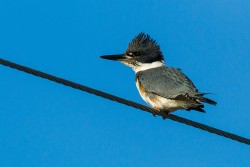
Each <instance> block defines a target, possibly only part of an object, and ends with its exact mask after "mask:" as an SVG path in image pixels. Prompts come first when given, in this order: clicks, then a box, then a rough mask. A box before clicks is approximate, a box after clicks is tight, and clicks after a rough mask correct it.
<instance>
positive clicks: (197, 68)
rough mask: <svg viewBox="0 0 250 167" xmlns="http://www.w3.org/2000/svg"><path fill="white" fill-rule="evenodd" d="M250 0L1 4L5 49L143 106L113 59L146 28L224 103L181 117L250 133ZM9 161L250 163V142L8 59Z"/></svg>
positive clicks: (5, 118)
mask: <svg viewBox="0 0 250 167" xmlns="http://www.w3.org/2000/svg"><path fill="white" fill-rule="evenodd" d="M249 6H250V1H247V0H202V1H200V0H176V1H172V0H171V1H170V0H169V1H154V0H143V1H132V0H129V1H111V0H110V1H101V0H99V1H98V0H93V1H84V0H73V1H70V0H42V1H33V0H22V1H18V0H9V1H0V57H1V58H5V59H8V60H11V61H14V62H17V63H20V64H23V65H27V66H30V67H33V68H36V69H39V70H42V71H45V72H48V73H51V74H54V75H57V76H60V77H63V78H66V79H69V80H72V81H76V82H79V83H82V84H85V85H88V86H90V87H94V88H97V89H101V90H103V91H106V92H109V93H111V94H114V95H118V96H121V97H124V98H126V99H130V100H133V101H136V102H140V103H143V104H145V103H144V101H143V100H142V99H141V97H140V96H139V94H138V92H137V90H136V87H135V83H134V77H135V75H134V72H133V71H132V70H131V69H129V68H128V67H125V66H124V65H122V64H120V63H116V62H111V61H105V60H103V59H100V58H99V56H100V55H103V54H113V53H122V52H124V51H125V49H126V48H127V45H128V42H129V41H130V40H131V39H132V38H133V37H134V36H135V35H137V34H138V33H139V32H145V33H148V34H150V35H151V36H152V37H153V38H154V39H156V40H157V41H158V43H159V44H160V46H161V49H162V51H163V53H164V56H165V59H166V63H167V65H169V66H173V67H178V68H181V69H182V70H183V72H184V73H185V74H187V75H188V76H189V77H190V78H191V79H192V80H193V81H194V83H195V84H196V86H197V87H198V88H199V90H200V91H202V92H211V93H213V94H212V95H209V97H210V98H212V99H215V100H216V101H217V102H218V106H216V107H212V106H206V111H207V113H206V114H202V113H198V112H195V111H192V112H186V111H177V112H176V113H175V114H176V115H179V116H182V117H185V118H188V119H192V120H195V121H198V122H201V123H205V124H208V125H211V126H214V127H217V128H220V129H223V130H226V131H229V132H233V133H236V134H239V135H242V136H245V137H248V138H250V130H249V129H250V124H249V122H250V114H249V113H250V109H249V94H250V86H249V81H250V75H249V67H250V47H249V46H250V28H249V27H250V19H249V18H250V12H249ZM0 77H1V79H0V80H1V81H0V90H1V94H0V98H1V103H0V130H1V133H0V150H1V151H0V166H3V167H4V166H8V167H9V166H11V167H12V166H13V167H14V166H24V167H28V166H32V167H33V166H37V167H40V166H53V167H55V166H60V167H61V166H72V167H73V166H109V167H113V166H114V167H116V166H121V167H123V166H124V167H127V166H137V167H150V166H155V167H161V166H178V167H179V166H192V167H193V166H205V167H206V166H227V167H228V166H232V167H235V166H249V165H250V158H249V157H250V147H249V146H247V145H245V144H241V143H238V142H235V141H232V140H229V139H225V138H223V137H219V136H217V135H214V134H211V133H207V132H204V131H201V130H198V129H194V128H192V127H188V126H186V125H182V124H179V123H176V122H173V121H170V120H165V121H164V120H162V119H161V118H160V117H156V118H155V117H153V116H152V115H150V114H148V113H146V112H143V111H140V110H137V109H133V108H131V107H127V106H124V105H121V104H117V103H114V102H111V101H108V100H106V99H102V98H100V97H96V96H93V95H90V94H87V93H84V92H81V91H78V90H74V89H71V88H68V87H65V86H62V85H58V84H56V83H52V82H50V81H47V80H44V79H41V78H37V77H33V76H31V75H27V74H24V73H21V72H18V71H16V70H13V69H9V68H6V67H3V66H0Z"/></svg>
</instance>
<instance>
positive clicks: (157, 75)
mask: <svg viewBox="0 0 250 167" xmlns="http://www.w3.org/2000/svg"><path fill="white" fill-rule="evenodd" d="M137 78H138V81H139V82H140V84H141V86H143V87H144V88H145V90H146V91H147V92H150V93H154V94H157V95H159V96H162V97H165V98H173V99H176V98H178V99H179V98H180V99H182V98H185V97H184V95H188V96H196V95H197V94H198V90H197V89H196V87H195V86H194V84H193V82H192V81H191V80H190V79H189V78H188V77H187V76H186V75H185V74H183V73H182V72H181V71H180V70H179V69H176V68H172V67H166V66H163V67H158V68H153V69H150V70H145V71H142V72H139V73H138V74H137Z"/></svg>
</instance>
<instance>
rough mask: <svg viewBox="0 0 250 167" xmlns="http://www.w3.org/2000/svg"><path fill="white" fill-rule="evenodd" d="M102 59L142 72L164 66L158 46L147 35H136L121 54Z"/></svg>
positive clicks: (106, 56)
mask: <svg viewBox="0 0 250 167" xmlns="http://www.w3.org/2000/svg"><path fill="white" fill-rule="evenodd" d="M101 58H103V59H108V60H116V61H120V62H122V63H124V64H125V65H127V66H129V67H131V68H132V69H133V70H134V71H136V72H138V71H143V70H147V69H149V68H155V67H159V66H162V65H164V58H163V55H162V52H161V50H160V46H159V45H158V44H157V43H156V41H155V40H153V39H152V38H151V37H150V36H149V35H147V34H144V33H140V34H138V35H137V36H136V37H135V38H134V39H133V40H132V41H131V42H130V43H129V46H128V49H127V50H126V52H125V53H123V54H117V55H105V56H101Z"/></svg>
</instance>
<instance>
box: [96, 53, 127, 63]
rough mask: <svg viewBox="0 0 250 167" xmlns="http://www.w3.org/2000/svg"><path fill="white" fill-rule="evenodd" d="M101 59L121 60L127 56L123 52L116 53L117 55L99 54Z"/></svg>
mask: <svg viewBox="0 0 250 167" xmlns="http://www.w3.org/2000/svg"><path fill="white" fill-rule="evenodd" d="M100 57H101V58H103V59H107V60H116V61H121V60H124V59H127V57H126V56H125V55H124V54H118V55H105V56H100Z"/></svg>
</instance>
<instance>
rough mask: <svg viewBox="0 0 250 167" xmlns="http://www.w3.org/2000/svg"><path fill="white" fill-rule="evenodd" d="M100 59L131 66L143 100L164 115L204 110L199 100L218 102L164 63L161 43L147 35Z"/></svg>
mask: <svg viewBox="0 0 250 167" xmlns="http://www.w3.org/2000/svg"><path fill="white" fill-rule="evenodd" d="M101 58H104V59H108V60H116V61H120V62H122V63H123V64H125V65H127V66H129V67H131V68H132V69H133V70H134V71H135V73H136V87H137V89H138V91H139V93H140V95H141V97H142V99H143V100H144V101H146V102H147V103H148V104H150V105H151V106H152V107H153V108H154V109H156V111H158V112H159V114H160V115H161V116H163V118H166V117H167V115H168V113H170V112H174V111H176V110H178V109H184V110H188V111H190V110H196V111H199V112H205V111H204V110H203V108H204V105H203V104H202V102H204V103H208V104H212V105H216V104H217V103H216V102H215V101H213V100H211V99H208V98H206V97H204V95H205V94H206V93H200V92H199V91H198V89H197V88H196V87H195V86H194V84H193V82H192V81H191V80H190V79H189V78H188V77H187V76H186V75H185V74H183V73H182V72H181V70H180V69H178V68H173V67H169V66H165V63H164V58H163V55H162V52H161V49H160V46H159V45H158V44H157V42H156V41H155V40H154V39H152V38H151V37H150V36H149V35H147V34H144V33H140V34H139V35H137V36H136V37H135V38H134V39H133V40H132V41H131V42H130V43H129V46H128V49H127V50H126V52H125V53H123V54H119V55H105V56H101Z"/></svg>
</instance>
